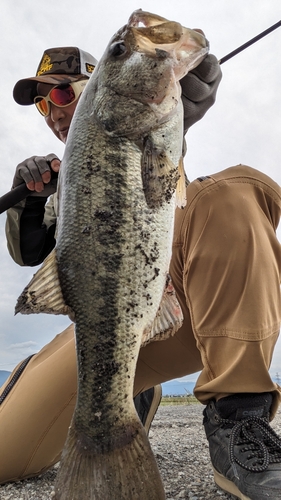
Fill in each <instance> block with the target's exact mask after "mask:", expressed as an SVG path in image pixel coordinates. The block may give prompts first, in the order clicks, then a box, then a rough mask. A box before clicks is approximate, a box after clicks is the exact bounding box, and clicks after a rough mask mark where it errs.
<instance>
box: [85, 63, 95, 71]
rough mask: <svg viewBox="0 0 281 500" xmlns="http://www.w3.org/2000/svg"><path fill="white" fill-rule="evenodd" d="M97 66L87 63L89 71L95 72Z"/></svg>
mask: <svg viewBox="0 0 281 500" xmlns="http://www.w3.org/2000/svg"><path fill="white" fill-rule="evenodd" d="M94 69H95V66H94V65H93V64H89V63H86V70H87V71H88V73H93V71H94Z"/></svg>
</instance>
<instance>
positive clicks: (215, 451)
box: [203, 392, 281, 500]
mask: <svg viewBox="0 0 281 500" xmlns="http://www.w3.org/2000/svg"><path fill="white" fill-rule="evenodd" d="M271 404H272V394H271V393H270V392H268V393H262V394H237V395H235V396H228V397H226V398H222V399H220V400H219V401H217V402H214V401H211V402H210V403H209V404H208V406H207V407H206V408H205V410H204V412H203V414H204V421H203V424H204V427H205V432H206V436H207V439H208V441H209V449H210V456H211V461H212V465H213V468H214V477H215V482H216V483H217V485H218V486H219V487H220V488H221V489H222V490H224V491H226V492H227V493H230V494H231V495H233V496H234V497H235V498H238V499H240V500H281V439H280V437H279V436H278V435H277V434H276V433H275V432H274V431H273V429H272V428H271V427H270V425H269V410H270V407H271Z"/></svg>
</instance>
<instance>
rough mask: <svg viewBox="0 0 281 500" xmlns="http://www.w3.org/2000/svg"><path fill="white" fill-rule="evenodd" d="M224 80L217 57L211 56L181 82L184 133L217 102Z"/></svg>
mask: <svg viewBox="0 0 281 500" xmlns="http://www.w3.org/2000/svg"><path fill="white" fill-rule="evenodd" d="M221 78H222V72H221V68H220V65H219V63H218V61H217V59H216V57H215V56H214V55H212V54H209V55H208V56H206V57H205V59H204V60H203V61H202V62H201V63H200V64H199V66H197V67H196V68H195V69H193V70H192V71H190V72H189V73H187V75H186V76H184V78H182V79H181V80H180V84H181V88H182V102H183V109H184V133H186V132H187V130H188V129H189V128H190V127H191V126H192V125H194V123H196V122H197V121H198V120H200V119H201V118H202V117H203V116H204V115H205V113H206V112H207V111H208V109H209V108H210V107H211V106H212V105H213V104H214V102H215V100H216V93H217V89H218V86H219V83H220V81H221Z"/></svg>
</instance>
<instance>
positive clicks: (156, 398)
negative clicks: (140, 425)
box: [144, 385, 162, 434]
mask: <svg viewBox="0 0 281 500" xmlns="http://www.w3.org/2000/svg"><path fill="white" fill-rule="evenodd" d="M161 398H162V387H161V385H155V386H154V395H153V400H152V403H151V405H150V408H149V412H148V414H147V417H146V420H145V424H144V428H145V432H146V434H148V433H149V429H150V426H151V423H152V420H153V419H154V415H155V413H156V412H157V409H158V406H159V405H160V401H161Z"/></svg>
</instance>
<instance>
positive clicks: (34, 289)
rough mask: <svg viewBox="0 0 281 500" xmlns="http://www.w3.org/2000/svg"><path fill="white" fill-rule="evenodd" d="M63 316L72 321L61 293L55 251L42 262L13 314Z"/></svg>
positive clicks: (70, 312) (71, 314)
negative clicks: (68, 317)
mask: <svg viewBox="0 0 281 500" xmlns="http://www.w3.org/2000/svg"><path fill="white" fill-rule="evenodd" d="M19 312H20V313H21V314H38V313H48V314H64V315H69V316H70V317H71V318H72V319H73V312H72V310H71V309H70V308H69V307H68V306H67V305H66V304H65V302H64V299H63V295H62V292H61V287H60V282H59V277H58V265H57V259H56V250H55V249H54V250H53V251H52V252H51V253H50V255H48V257H47V258H46V259H45V260H44V262H43V264H42V266H41V267H40V269H39V270H38V271H37V272H36V273H35V274H34V276H33V278H32V279H31V281H30V282H29V284H28V285H27V286H26V287H25V289H24V290H23V292H22V293H21V295H20V296H19V298H18V300H17V304H16V307H15V314H17V313H19Z"/></svg>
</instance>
